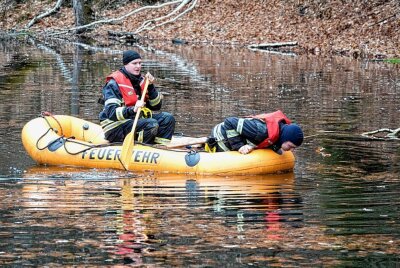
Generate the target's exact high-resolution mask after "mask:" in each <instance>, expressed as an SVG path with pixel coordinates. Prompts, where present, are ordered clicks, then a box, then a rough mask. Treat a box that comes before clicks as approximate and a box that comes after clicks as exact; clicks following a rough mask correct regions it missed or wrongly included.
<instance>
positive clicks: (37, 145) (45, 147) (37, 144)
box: [36, 128, 64, 151]
mask: <svg viewBox="0 0 400 268" xmlns="http://www.w3.org/2000/svg"><path fill="white" fill-rule="evenodd" d="M50 130H53V131H54V132H56V133H57V131H56V130H54V129H53V128H49V129H48V130H47V131H46V132H45V133H44V134H43V135H42V136H40V137H39V139H38V140H37V141H36V148H37V149H38V150H40V151H42V150H44V149H47V148H48V147H49V146H50V145H51V144H52V143H54V142H55V141H56V140H58V139H60V138H63V137H64V136H61V137H60V138H57V139H55V140H54V141H52V142H49V144H47V145H46V146H44V147H42V148H40V147H39V142H40V140H41V139H43V137H44V136H46V135H47V133H49V131H50Z"/></svg>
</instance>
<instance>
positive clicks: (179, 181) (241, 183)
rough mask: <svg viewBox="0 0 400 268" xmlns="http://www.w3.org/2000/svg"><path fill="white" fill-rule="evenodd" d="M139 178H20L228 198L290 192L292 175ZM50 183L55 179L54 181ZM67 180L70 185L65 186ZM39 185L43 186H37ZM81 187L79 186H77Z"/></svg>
mask: <svg viewBox="0 0 400 268" xmlns="http://www.w3.org/2000/svg"><path fill="white" fill-rule="evenodd" d="M138 175H139V176H137V177H136V176H135V177H132V178H131V177H127V176H126V173H123V172H122V171H117V170H115V171H113V172H108V171H105V172H99V170H93V169H87V168H77V167H60V166H35V167H31V168H30V169H28V170H26V172H25V173H24V177H25V178H26V179H29V180H32V179H33V180H40V181H41V182H44V181H50V182H51V183H50V185H51V186H52V187H53V186H54V184H56V182H57V180H62V181H63V186H66V184H71V186H73V187H76V186H77V185H78V184H81V183H83V184H88V183H89V182H93V183H95V184H97V185H98V186H99V187H103V188H109V189H115V187H117V188H119V182H120V181H125V180H131V181H132V182H131V186H132V187H134V188H138V189H139V188H140V189H143V188H146V189H147V192H148V193H150V192H151V191H150V189H154V190H155V191H157V190H158V189H165V190H163V192H168V190H169V189H172V190H174V189H186V190H193V189H192V188H191V186H193V184H195V185H196V188H197V189H200V188H201V189H202V190H215V191H218V192H219V193H224V192H229V193H230V194H235V193H239V194H241V193H242V194H254V193H259V194H268V193H273V192H277V191H281V190H284V191H292V190H293V184H294V173H293V172H288V173H280V174H265V175H249V176H242V175H240V176H218V175H207V176H202V175H195V174H167V173H153V172H145V173H140V174H138ZM54 179H56V180H55V181H54ZM70 180H71V182H69V181H70ZM39 185H46V184H45V183H40V184H39ZM79 187H81V186H79ZM45 192H46V191H45Z"/></svg>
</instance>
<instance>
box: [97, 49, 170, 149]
mask: <svg viewBox="0 0 400 268" xmlns="http://www.w3.org/2000/svg"><path fill="white" fill-rule="evenodd" d="M122 62H123V64H124V66H123V67H122V68H121V69H119V70H118V71H115V72H113V73H112V74H110V75H109V76H107V79H106V84H105V86H104V87H103V90H102V103H103V104H104V108H103V110H102V111H101V112H100V114H99V119H100V124H101V126H102V128H103V130H104V134H105V138H106V139H107V140H108V141H110V142H122V141H123V140H124V138H125V136H126V135H128V134H129V133H130V132H131V130H132V126H133V119H134V118H135V115H136V111H137V110H138V108H139V107H141V108H142V112H143V115H142V116H141V117H140V119H139V120H138V123H137V126H136V129H135V132H136V133H135V140H136V141H138V142H143V143H147V144H153V143H160V144H165V143H168V142H170V140H171V138H172V135H173V133H174V129H175V118H174V117H173V115H171V114H170V113H167V112H159V113H153V111H159V110H160V109H161V106H162V95H161V93H159V92H158V91H157V89H156V88H155V86H154V84H153V82H154V77H153V76H152V75H151V74H150V73H147V74H146V75H145V76H143V75H142V74H141V68H142V59H141V56H140V55H139V53H137V52H136V51H133V50H128V51H125V52H124V53H123V58H122ZM145 78H146V79H149V85H148V92H147V95H146V98H145V101H144V102H142V101H141V100H140V98H141V95H142V92H143V89H144V84H145V83H144V82H145Z"/></svg>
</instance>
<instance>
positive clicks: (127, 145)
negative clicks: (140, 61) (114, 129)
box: [120, 77, 149, 170]
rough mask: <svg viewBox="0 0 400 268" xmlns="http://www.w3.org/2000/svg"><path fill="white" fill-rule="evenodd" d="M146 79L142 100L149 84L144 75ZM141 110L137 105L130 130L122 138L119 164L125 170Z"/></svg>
mask: <svg viewBox="0 0 400 268" xmlns="http://www.w3.org/2000/svg"><path fill="white" fill-rule="evenodd" d="M145 79H146V81H145V84H144V89H143V92H142V97H141V98H140V100H141V101H142V102H143V101H144V98H145V96H146V93H147V87H148V86H149V79H148V78H147V77H145ZM141 110H142V107H139V108H138V109H137V111H136V115H135V120H134V121H133V125H132V130H131V132H130V133H129V134H128V135H126V137H125V139H124V143H123V144H122V150H121V156H120V161H121V164H122V165H123V166H124V168H125V170H129V164H130V162H131V161H130V160H131V157H132V153H133V147H134V145H135V139H134V137H135V130H136V125H137V122H138V120H139V117H140V112H141Z"/></svg>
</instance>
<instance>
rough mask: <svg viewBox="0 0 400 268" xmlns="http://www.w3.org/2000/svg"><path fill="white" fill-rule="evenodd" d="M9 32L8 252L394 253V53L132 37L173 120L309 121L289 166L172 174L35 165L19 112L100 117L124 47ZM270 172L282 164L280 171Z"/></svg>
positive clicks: (2, 174) (397, 89)
mask: <svg viewBox="0 0 400 268" xmlns="http://www.w3.org/2000/svg"><path fill="white" fill-rule="evenodd" d="M25 41H26V40H22V39H20V40H7V41H1V42H0V63H1V64H0V98H1V101H0V123H1V124H0V151H1V152H2V158H1V160H0V196H1V198H0V238H1V239H0V264H1V265H6V266H7V265H8V266H22V265H32V266H46V265H47V266H61V265H67V266H82V265H84V266H104V265H120V264H121V265H124V263H125V265H131V266H132V265H135V264H137V265H138V266H140V265H141V264H142V265H143V266H146V265H148V266H151V265H154V266H161V267H171V266H174V267H175V266H178V267H182V266H183V267H185V266H196V265H202V266H212V267H217V266H221V267H225V266H228V265H231V266H263V267H265V266H303V267H310V266H347V267H365V266H368V265H369V266H371V264H372V265H376V266H379V265H380V266H385V267H395V266H397V265H398V264H399V263H400V260H399V257H398V256H399V248H400V245H399V230H400V226H399V222H400V219H399V215H400V214H399V211H398V209H397V207H398V203H399V201H400V200H399V196H400V195H399V183H400V179H399V173H400V168H399V167H400V165H399V163H400V161H399V156H400V151H399V146H398V141H394V140H380V141H378V140H370V139H366V138H364V137H361V135H360V134H361V133H363V132H366V131H371V130H375V129H378V128H392V129H395V128H398V127H399V125H398V114H399V111H400V110H399V109H400V108H399V107H400V79H399V77H400V75H399V74H400V73H399V71H400V69H399V67H398V66H396V65H390V64H386V63H382V62H359V61H354V60H350V59H345V58H329V59H324V58H314V57H284V56H277V55H268V54H265V53H258V52H251V51H249V50H247V49H242V48H227V47H224V48H216V47H211V48H210V47H191V46H172V45H171V46H169V45H168V44H164V46H163V47H162V50H157V49H154V50H152V49H150V50H148V49H142V48H137V49H139V50H140V52H141V53H142V55H143V57H144V59H145V61H144V69H145V70H146V71H151V72H152V73H153V74H154V75H155V76H156V77H157V85H158V86H159V88H160V89H161V91H163V92H165V99H164V100H165V110H168V111H170V112H172V113H173V114H174V115H175V116H176V118H177V131H178V132H184V133H185V134H187V135H195V136H201V135H207V134H208V133H209V130H210V129H211V127H212V126H213V125H214V124H216V123H218V122H220V121H221V119H222V118H224V117H226V116H229V115H248V114H254V113H259V112H264V111H266V110H273V109H282V110H284V111H285V112H286V113H287V114H288V116H289V117H290V118H292V119H293V120H294V121H296V122H298V123H300V124H301V125H302V127H303V129H304V131H305V133H306V136H307V137H308V138H306V140H305V143H304V145H302V146H301V147H300V148H299V149H298V150H296V152H295V153H296V167H295V174H283V175H277V176H271V177H266V178H258V177H241V178H235V177H233V178H232V177H227V178H225V177H224V178H221V177H218V178H215V177H214V178H209V179H207V178H202V177H176V176H172V175H171V176H166V175H164V176H159V175H156V174H132V173H124V172H117V171H98V170H84V169H81V170H73V169H70V168H67V167H63V168H61V169H53V168H48V167H36V164H35V163H34V162H33V161H32V160H31V159H30V158H29V157H28V156H27V154H26V152H25V150H24V149H23V147H22V143H21V140H20V133H21V129H22V127H23V125H24V124H25V123H26V122H27V121H29V120H30V119H32V118H34V117H37V115H38V114H39V113H40V112H41V111H50V112H52V113H54V114H73V115H76V116H78V117H81V118H84V119H87V120H91V121H93V122H97V115H98V112H99V111H100V109H101V106H98V105H97V99H98V96H99V92H100V89H101V87H102V85H103V83H104V81H103V79H104V77H105V76H106V75H107V74H109V73H110V72H111V71H112V70H115V69H117V68H118V67H119V66H120V64H121V62H120V57H119V55H118V54H117V53H115V52H116V51H121V50H123V49H125V48H123V47H118V48H115V49H113V50H110V51H108V50H91V51H90V50H87V49H79V48H77V47H76V46H74V45H71V44H63V45H60V44H56V43H53V42H52V41H50V40H49V41H46V43H41V44H38V43H32V42H29V41H27V42H25ZM274 178H275V179H274Z"/></svg>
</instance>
